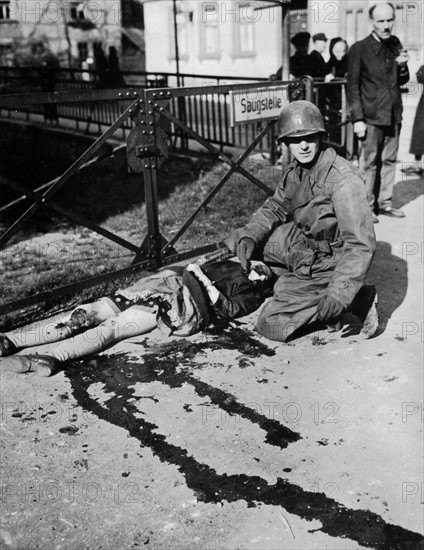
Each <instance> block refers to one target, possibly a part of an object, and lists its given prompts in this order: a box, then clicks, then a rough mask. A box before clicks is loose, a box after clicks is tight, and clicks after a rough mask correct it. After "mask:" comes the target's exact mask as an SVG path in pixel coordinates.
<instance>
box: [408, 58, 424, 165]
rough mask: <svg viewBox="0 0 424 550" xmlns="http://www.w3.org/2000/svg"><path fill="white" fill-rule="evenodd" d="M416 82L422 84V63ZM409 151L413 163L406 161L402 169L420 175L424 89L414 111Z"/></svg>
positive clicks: (423, 126) (423, 139) (423, 69)
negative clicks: (412, 157)
mask: <svg viewBox="0 0 424 550" xmlns="http://www.w3.org/2000/svg"><path fill="white" fill-rule="evenodd" d="M417 82H418V83H419V84H421V87H422V85H423V84H424V65H421V67H420V68H419V69H418V72H417ZM409 152H410V153H411V155H414V157H415V163H408V164H407V165H406V167H405V168H404V169H403V172H406V173H408V174H418V175H422V173H423V166H422V158H423V155H424V91H423V92H422V93H421V97H420V101H419V103H418V106H417V111H416V113H415V119H414V126H413V127H412V137H411V145H410V148H409Z"/></svg>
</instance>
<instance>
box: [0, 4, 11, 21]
mask: <svg viewBox="0 0 424 550" xmlns="http://www.w3.org/2000/svg"><path fill="white" fill-rule="evenodd" d="M8 19H10V2H5V1H2V2H0V21H7V20H8Z"/></svg>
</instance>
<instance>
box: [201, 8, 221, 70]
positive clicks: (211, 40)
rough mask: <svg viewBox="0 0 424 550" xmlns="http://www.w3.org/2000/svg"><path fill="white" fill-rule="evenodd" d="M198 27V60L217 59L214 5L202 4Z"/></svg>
mask: <svg viewBox="0 0 424 550" xmlns="http://www.w3.org/2000/svg"><path fill="white" fill-rule="evenodd" d="M201 17H202V24H201V25H200V26H199V27H200V58H201V59H219V57H220V52H219V27H218V9H216V7H215V5H214V4H211V3H207V2H206V3H202V14H201Z"/></svg>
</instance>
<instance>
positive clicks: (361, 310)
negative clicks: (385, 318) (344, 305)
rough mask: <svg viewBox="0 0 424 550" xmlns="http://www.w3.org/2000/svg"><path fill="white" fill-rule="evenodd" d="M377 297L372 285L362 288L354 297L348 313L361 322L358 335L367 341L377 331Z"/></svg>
mask: <svg viewBox="0 0 424 550" xmlns="http://www.w3.org/2000/svg"><path fill="white" fill-rule="evenodd" d="M377 304H378V295H377V291H376V289H375V286H374V285H368V286H363V287H361V288H360V290H359V292H358V294H357V295H356V296H355V298H354V300H353V302H352V303H351V305H350V307H349V308H348V311H350V312H351V313H353V314H354V315H355V316H356V317H358V319H359V320H360V321H361V322H362V329H361V332H360V333H359V335H360V336H361V337H362V338H363V339H364V340H367V339H368V338H371V337H372V336H374V334H375V333H376V332H377V329H378V312H377Z"/></svg>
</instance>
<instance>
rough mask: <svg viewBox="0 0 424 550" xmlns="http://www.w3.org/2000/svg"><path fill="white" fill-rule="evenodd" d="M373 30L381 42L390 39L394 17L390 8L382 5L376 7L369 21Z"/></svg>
mask: <svg viewBox="0 0 424 550" xmlns="http://www.w3.org/2000/svg"><path fill="white" fill-rule="evenodd" d="M370 21H371V23H372V26H373V29H374V32H375V34H376V35H377V36H378V37H379V38H380V39H381V40H387V39H388V38H390V36H391V34H392V31H393V26H394V24H395V15H394V13H393V10H392V8H391V6H389V5H388V4H382V5H381V6H377V7H376V8H375V10H374V12H373V14H372V19H371V20H370Z"/></svg>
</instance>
